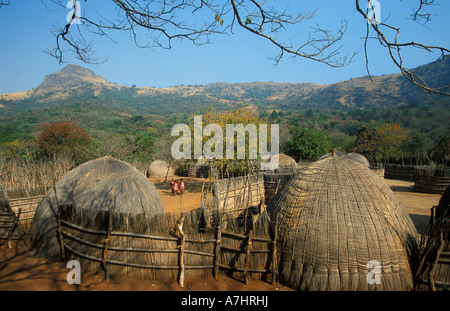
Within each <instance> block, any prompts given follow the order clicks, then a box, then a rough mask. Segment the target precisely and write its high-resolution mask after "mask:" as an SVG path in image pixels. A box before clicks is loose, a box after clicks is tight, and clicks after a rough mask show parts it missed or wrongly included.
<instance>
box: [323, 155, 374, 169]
mask: <svg viewBox="0 0 450 311" xmlns="http://www.w3.org/2000/svg"><path fill="white" fill-rule="evenodd" d="M332 156H333V153H327V154H325V155H323V156H321V157H320V158H319V160H323V159H328V158H331V157H332ZM336 156H338V157H346V158H349V159H351V160H353V161H356V162H359V163H361V164H362V165H364V166H367V167H370V162H369V160H367V158H366V157H365V156H363V155H362V154H359V153H356V152H351V153H348V154H346V153H343V152H339V151H338V152H336Z"/></svg>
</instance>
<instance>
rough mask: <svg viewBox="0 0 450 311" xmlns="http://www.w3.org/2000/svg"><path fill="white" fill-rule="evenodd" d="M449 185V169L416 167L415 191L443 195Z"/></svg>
mask: <svg viewBox="0 0 450 311" xmlns="http://www.w3.org/2000/svg"><path fill="white" fill-rule="evenodd" d="M449 185H450V168H449V167H433V166H415V167H414V191H417V192H424V193H436V194H443V193H444V192H445V190H446V189H447V187H448V186H449Z"/></svg>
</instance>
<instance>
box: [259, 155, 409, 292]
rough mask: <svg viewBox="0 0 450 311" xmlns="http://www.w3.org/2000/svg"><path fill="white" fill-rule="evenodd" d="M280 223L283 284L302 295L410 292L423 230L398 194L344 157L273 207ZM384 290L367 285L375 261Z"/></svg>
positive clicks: (297, 183) (300, 178) (318, 165)
mask: <svg viewBox="0 0 450 311" xmlns="http://www.w3.org/2000/svg"><path fill="white" fill-rule="evenodd" d="M267 210H268V212H269V213H270V215H271V218H272V221H273V219H275V218H278V224H279V225H278V228H279V231H278V243H279V247H280V256H281V257H280V269H279V270H280V279H281V281H282V282H283V283H284V284H285V285H287V286H289V287H292V288H295V289H300V290H410V289H412V288H413V278H412V272H411V270H412V269H411V268H410V264H411V261H412V258H413V254H416V251H417V241H416V237H417V231H416V228H415V227H414V224H413V222H412V220H411V218H410V217H409V215H408V214H407V212H406V210H405V209H404V208H403V206H402V205H401V203H400V201H399V200H398V198H397V197H396V196H395V194H394V193H393V192H392V190H391V189H390V188H389V187H388V186H387V185H386V184H385V183H384V181H383V180H382V179H381V178H379V177H378V176H377V175H376V174H374V173H373V172H371V171H370V169H369V168H367V167H365V166H364V165H361V164H359V163H357V162H355V161H353V160H350V159H349V158H346V157H330V158H326V159H323V160H320V161H317V162H314V163H312V164H311V165H309V166H308V167H307V168H306V169H304V170H302V171H301V172H300V174H298V175H297V176H295V177H294V178H292V179H291V180H290V181H289V183H288V184H287V185H286V186H285V187H284V188H283V189H282V191H281V192H279V193H278V194H277V196H276V197H275V198H274V199H273V201H272V202H271V204H270V205H269V206H268V208H267ZM372 260H375V261H377V262H379V264H380V269H381V270H380V273H381V274H379V275H380V280H381V283H380V284H369V282H368V275H369V271H371V270H372V269H371V268H370V266H369V267H368V263H369V261H372Z"/></svg>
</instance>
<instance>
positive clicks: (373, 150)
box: [354, 123, 409, 162]
mask: <svg viewBox="0 0 450 311" xmlns="http://www.w3.org/2000/svg"><path fill="white" fill-rule="evenodd" d="M408 139H409V134H408V133H407V132H406V131H405V130H404V129H403V127H402V126H401V125H400V124H391V123H386V124H381V125H377V124H376V123H372V124H370V125H369V126H368V127H364V128H362V129H361V130H360V131H359V132H358V137H357V138H356V142H355V147H354V151H355V152H359V153H361V154H363V155H365V156H366V157H367V158H368V159H369V160H371V161H376V162H381V161H384V162H388V161H389V160H390V159H394V160H398V159H400V158H403V156H404V155H405V154H404V147H405V143H406V142H407V141H408Z"/></svg>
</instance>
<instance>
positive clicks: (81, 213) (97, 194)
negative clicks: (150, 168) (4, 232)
mask: <svg viewBox="0 0 450 311" xmlns="http://www.w3.org/2000/svg"><path fill="white" fill-rule="evenodd" d="M55 189H56V193H55ZM163 212H164V210H163V206H162V203H161V199H160V197H159V195H158V191H157V190H156V188H155V186H154V185H153V184H152V182H151V181H150V180H148V179H147V178H146V177H145V176H144V175H143V174H141V173H140V172H139V171H138V170H137V169H135V168H134V167H132V166H131V165H129V164H128V163H125V162H122V161H119V160H116V159H114V158H112V157H104V158H100V159H96V160H91V161H89V162H86V163H84V164H82V165H80V166H78V167H76V168H75V169H73V170H71V171H70V172H69V173H67V174H66V175H65V176H64V177H63V178H61V179H60V180H59V181H58V182H57V183H56V185H55V187H54V189H51V190H50V191H48V193H47V194H46V197H45V198H44V199H43V200H42V202H41V203H40V204H39V206H38V207H37V209H36V213H35V216H34V219H33V222H32V225H31V239H32V246H33V247H34V249H35V252H36V253H37V254H39V255H44V256H46V257H58V256H60V248H59V243H58V240H57V233H56V228H57V220H58V215H59V216H60V217H61V218H64V220H67V221H70V222H72V223H76V224H77V225H78V226H80V227H83V228H90V229H97V230H105V227H106V225H105V217H106V216H105V215H106V214H112V217H114V222H113V223H114V226H115V230H121V231H126V232H136V230H137V231H145V227H146V226H147V225H148V224H147V222H146V219H147V217H148V216H150V215H155V214H160V213H163ZM61 213H62V214H61Z"/></svg>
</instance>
